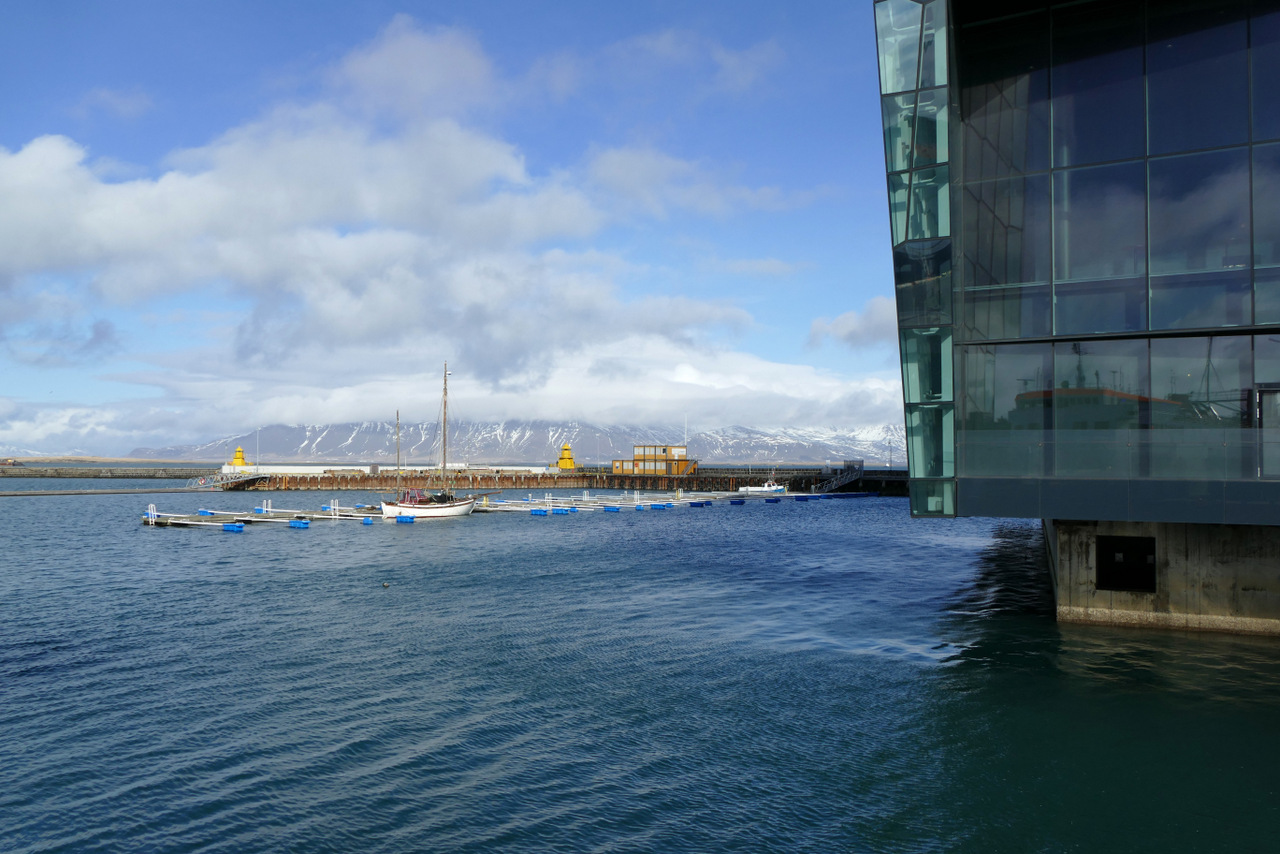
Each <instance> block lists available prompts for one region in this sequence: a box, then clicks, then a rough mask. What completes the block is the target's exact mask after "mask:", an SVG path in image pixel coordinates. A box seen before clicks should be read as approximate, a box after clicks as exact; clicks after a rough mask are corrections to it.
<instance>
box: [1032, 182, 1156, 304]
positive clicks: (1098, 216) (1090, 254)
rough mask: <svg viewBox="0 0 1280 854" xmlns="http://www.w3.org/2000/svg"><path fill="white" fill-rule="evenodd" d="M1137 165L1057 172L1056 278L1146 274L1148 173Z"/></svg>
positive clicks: (1078, 278)
mask: <svg viewBox="0 0 1280 854" xmlns="http://www.w3.org/2000/svg"><path fill="white" fill-rule="evenodd" d="M1146 172H1147V170H1146V166H1145V164H1143V163H1142V162H1141V161H1135V162H1132V163H1119V164H1116V165H1114V166H1094V167H1089V168H1084V169H1070V170H1066V171H1062V172H1055V173H1054V176H1053V239H1054V265H1053V272H1054V278H1055V279H1057V280H1058V281H1072V280H1075V281H1080V280H1086V279H1110V278H1122V277H1127V276H1142V275H1144V274H1145V273H1146V272H1147V213H1146V211H1147V204H1146V202H1147V174H1146Z"/></svg>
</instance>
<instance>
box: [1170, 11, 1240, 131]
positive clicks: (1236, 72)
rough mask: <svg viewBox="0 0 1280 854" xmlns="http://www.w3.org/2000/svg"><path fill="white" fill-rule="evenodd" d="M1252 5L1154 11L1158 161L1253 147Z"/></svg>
mask: <svg viewBox="0 0 1280 854" xmlns="http://www.w3.org/2000/svg"><path fill="white" fill-rule="evenodd" d="M1245 10H1246V5H1245V3H1243V2H1238V0H1199V2H1186V0H1183V2H1178V3H1168V2H1165V3H1152V4H1150V5H1149V20H1148V31H1147V38H1148V42H1147V95H1148V98H1149V99H1150V100H1149V102H1148V105H1147V110H1148V126H1149V129H1150V141H1149V146H1150V153H1151V154H1169V153H1171V152H1175V151H1189V150H1192V149H1197V148H1213V147H1215V146H1220V145H1234V144H1237V143H1243V142H1247V141H1248V139H1249V67H1248V48H1247V36H1248V28H1247V26H1246V21H1245Z"/></svg>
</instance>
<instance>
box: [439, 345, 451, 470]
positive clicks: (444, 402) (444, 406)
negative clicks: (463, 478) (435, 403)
mask: <svg viewBox="0 0 1280 854" xmlns="http://www.w3.org/2000/svg"><path fill="white" fill-rule="evenodd" d="M448 473H449V363H448V362H445V363H444V393H443V395H442V396H441V398H440V485H441V488H442V489H445V490H447V489H448V481H447V480H446V478H447V476H448Z"/></svg>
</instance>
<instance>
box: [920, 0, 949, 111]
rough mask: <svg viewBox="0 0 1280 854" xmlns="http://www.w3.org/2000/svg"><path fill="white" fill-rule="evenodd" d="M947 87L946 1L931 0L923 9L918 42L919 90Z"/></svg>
mask: <svg viewBox="0 0 1280 854" xmlns="http://www.w3.org/2000/svg"><path fill="white" fill-rule="evenodd" d="M945 85H947V0H931V2H928V3H926V5H925V7H924V27H923V36H922V38H921V40H920V88H921V89H924V88H926V87H929V86H945Z"/></svg>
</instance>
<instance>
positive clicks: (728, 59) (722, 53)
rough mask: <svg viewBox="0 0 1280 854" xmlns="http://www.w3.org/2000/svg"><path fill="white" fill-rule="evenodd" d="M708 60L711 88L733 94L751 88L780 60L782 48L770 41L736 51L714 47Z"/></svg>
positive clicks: (779, 63) (782, 57)
mask: <svg viewBox="0 0 1280 854" xmlns="http://www.w3.org/2000/svg"><path fill="white" fill-rule="evenodd" d="M711 56H712V58H713V59H714V60H715V63H716V76H715V83H714V86H715V88H716V89H718V90H721V91H724V92H729V93H733V94H741V93H743V92H747V91H749V90H751V89H753V88H755V87H756V86H757V85H758V84H759V83H760V82H761V81H762V80H763V79H764V78H765V77H766V75H767V74H768V73H769V72H770V71H772V70H773V69H774V68H776V67H778V66H779V65H781V64H782V61H783V59H784V54H783V50H782V48H781V47H779V46H778V44H777V43H776V42H773V41H766V42H761V43H760V44H758V45H753V46H752V47H749V48H747V49H746V50H739V51H735V50H729V49H728V48H725V47H722V46H720V45H714V46H712V48H711Z"/></svg>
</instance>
